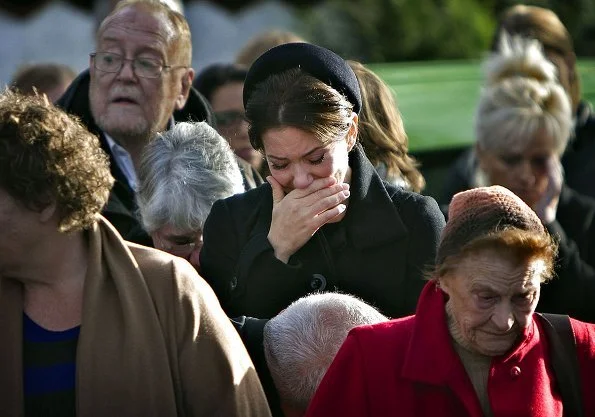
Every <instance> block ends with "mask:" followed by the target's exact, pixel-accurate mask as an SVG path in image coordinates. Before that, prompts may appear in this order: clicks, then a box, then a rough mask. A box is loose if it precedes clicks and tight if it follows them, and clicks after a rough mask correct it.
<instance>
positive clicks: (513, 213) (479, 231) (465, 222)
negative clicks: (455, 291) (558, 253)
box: [436, 185, 545, 265]
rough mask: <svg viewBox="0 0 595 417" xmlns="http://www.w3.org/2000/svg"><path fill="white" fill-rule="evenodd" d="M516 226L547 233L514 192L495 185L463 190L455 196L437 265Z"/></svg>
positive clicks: (533, 213) (438, 252)
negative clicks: (469, 245)
mask: <svg viewBox="0 0 595 417" xmlns="http://www.w3.org/2000/svg"><path fill="white" fill-rule="evenodd" d="M508 227H514V228H517V229H521V230H527V231H535V232H537V233H544V232H545V228H544V227H543V225H542V224H541V220H539V217H537V214H535V212H534V211H533V210H532V209H531V208H530V207H529V206H528V205H527V204H525V202H524V201H523V200H521V199H520V198H519V197H518V196H517V195H516V194H514V193H513V192H512V191H510V190H508V189H506V188H504V187H501V186H499V185H494V186H491V187H480V188H474V189H471V190H467V191H463V192H460V193H458V194H455V196H454V197H453V198H452V201H451V203H450V206H449V208H448V221H447V222H446V227H445V228H444V230H443V231H442V236H441V239H440V244H439V245H438V251H437V253H436V265H440V264H441V263H442V262H444V259H446V257H447V256H452V255H456V254H457V253H459V252H460V250H461V248H462V247H463V246H464V245H465V244H467V243H469V242H470V241H472V240H473V239H475V238H478V237H480V236H485V235H488V234H489V233H492V232H495V231H498V230H503V229H505V228H508Z"/></svg>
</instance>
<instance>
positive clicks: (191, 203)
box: [137, 122, 244, 233]
mask: <svg viewBox="0 0 595 417" xmlns="http://www.w3.org/2000/svg"><path fill="white" fill-rule="evenodd" d="M243 191H244V185H243V181H242V174H241V172H240V169H239V167H238V164H237V162H236V159H235V154H234V153H233V151H232V150H231V148H230V146H229V144H228V143H227V141H226V140H225V139H224V138H222V137H221V136H220V135H219V133H217V131H215V129H213V128H212V127H211V126H209V125H208V124H207V123H205V122H199V123H198V122H196V123H189V122H182V123H177V124H176V125H175V126H174V127H173V128H172V129H171V130H168V131H166V132H163V133H160V134H158V135H157V136H156V138H155V139H153V140H152V141H151V142H149V144H147V146H146V147H145V149H144V152H143V156H142V159H141V163H140V169H139V189H138V195H137V201H138V206H139V211H140V215H141V218H142V222H143V226H144V227H145V230H146V231H147V232H148V233H152V232H154V231H155V230H157V229H159V228H160V227H162V226H165V225H166V224H169V225H171V226H174V227H175V228H177V229H179V230H183V231H197V230H200V229H202V227H203V224H204V222H205V220H206V218H207V216H208V214H209V212H210V211H211V207H212V206H213V204H214V203H215V201H217V200H219V199H222V198H226V197H229V196H231V195H233V194H237V193H241V192H243Z"/></svg>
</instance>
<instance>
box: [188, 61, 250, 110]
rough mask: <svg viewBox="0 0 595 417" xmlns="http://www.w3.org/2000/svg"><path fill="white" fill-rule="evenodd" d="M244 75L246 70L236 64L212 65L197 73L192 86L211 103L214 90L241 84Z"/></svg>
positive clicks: (246, 72)
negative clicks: (234, 83)
mask: <svg viewBox="0 0 595 417" xmlns="http://www.w3.org/2000/svg"><path fill="white" fill-rule="evenodd" d="M246 74H248V69H247V68H245V67H243V66H241V65H238V64H212V65H209V66H208V67H206V68H205V69H203V70H202V71H201V72H200V73H198V75H197V76H196V77H195V78H194V81H193V82H192V85H193V86H194V88H196V89H197V90H198V92H199V93H201V94H202V95H203V96H205V98H206V99H207V100H208V101H211V99H212V98H213V93H214V92H215V90H217V89H218V88H219V87H222V86H224V85H225V84H229V83H232V82H241V83H243V82H244V80H245V79H246Z"/></svg>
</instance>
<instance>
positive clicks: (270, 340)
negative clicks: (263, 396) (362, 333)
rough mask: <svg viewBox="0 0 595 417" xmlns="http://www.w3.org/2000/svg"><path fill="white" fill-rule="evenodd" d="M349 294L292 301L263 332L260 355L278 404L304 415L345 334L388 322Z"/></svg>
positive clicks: (317, 295)
mask: <svg viewBox="0 0 595 417" xmlns="http://www.w3.org/2000/svg"><path fill="white" fill-rule="evenodd" d="M387 320H388V318H386V317H385V316H383V315H382V314H380V313H379V312H378V311H377V310H376V309H375V308H374V307H372V306H370V305H368V304H366V303H364V302H363V301H361V300H360V299H358V298H356V297H353V296H351V295H347V294H338V293H322V294H312V295H308V296H305V297H302V298H300V299H298V300H297V301H294V302H293V303H292V304H291V305H290V306H289V307H287V308H286V309H285V310H283V311H282V312H281V313H279V314H278V315H277V316H275V317H273V318H272V319H271V320H269V321H268V323H267V324H266V325H265V327H264V340H263V344H264V353H265V357H266V361H267V365H268V368H269V371H270V373H271V376H272V377H273V381H274V383H275V386H276V388H277V391H278V392H279V397H280V399H281V401H282V402H284V403H287V404H289V405H291V406H292V407H295V408H297V409H300V410H304V411H305V410H306V408H307V407H308V404H309V403H310V400H311V399H312V397H313V395H314V392H316V389H317V388H318V385H319V384H320V381H321V380H322V377H323V376H324V374H325V373H326V370H327V369H328V367H329V366H330V364H331V362H332V361H333V359H334V357H335V355H336V354H337V352H338V350H339V348H340V347H341V345H342V344H343V342H344V341H345V339H346V337H347V333H349V331H350V330H351V329H352V328H354V327H356V326H360V325H365V324H374V323H379V322H383V321H387Z"/></svg>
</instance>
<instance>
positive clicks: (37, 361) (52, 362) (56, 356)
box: [23, 314, 80, 417]
mask: <svg viewBox="0 0 595 417" xmlns="http://www.w3.org/2000/svg"><path fill="white" fill-rule="evenodd" d="M79 331H80V326H77V327H74V328H72V329H69V330H64V331H58V332H54V331H50V330H46V329H44V328H43V327H41V326H39V325H38V324H37V323H35V322H34V321H33V320H31V319H30V318H29V317H28V316H27V315H26V314H23V377H24V393H25V404H24V405H25V417H38V416H39V417H41V416H43V417H54V416H56V417H58V416H60V417H74V416H76V402H75V380H76V346H77V343H78V337H79Z"/></svg>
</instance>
